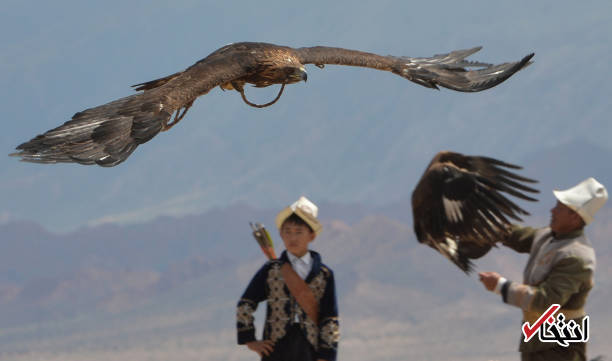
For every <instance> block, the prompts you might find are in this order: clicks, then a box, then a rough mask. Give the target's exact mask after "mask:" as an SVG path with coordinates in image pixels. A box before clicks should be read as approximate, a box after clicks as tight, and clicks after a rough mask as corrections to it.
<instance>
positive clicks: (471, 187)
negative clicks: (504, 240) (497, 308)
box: [412, 152, 538, 271]
mask: <svg viewBox="0 0 612 361" xmlns="http://www.w3.org/2000/svg"><path fill="white" fill-rule="evenodd" d="M504 168H512V169H519V168H520V167H518V166H515V165H513V164H509V163H505V162H502V161H499V160H496V159H493V158H488V157H472V156H464V155H462V154H459V153H453V152H440V153H438V154H437V155H436V156H435V157H434V159H433V160H432V162H431V163H430V165H429V166H428V168H427V170H426V171H425V173H424V174H423V176H422V177H421V180H420V181H419V183H418V184H417V187H416V188H415V190H414V192H413V194H412V207H413V217H414V230H415V233H416V236H417V238H418V240H419V242H422V243H427V244H428V245H430V246H432V247H433V248H435V249H437V250H438V251H439V252H440V253H442V254H444V255H445V256H447V257H448V258H449V259H451V260H452V261H453V262H455V263H456V264H457V265H458V266H459V267H460V268H462V269H463V270H464V271H468V270H469V269H470V268H471V264H470V263H469V258H478V257H480V256H482V255H483V254H484V253H486V252H487V251H488V249H490V248H491V246H492V245H494V244H495V243H496V241H497V240H498V239H500V237H501V236H503V235H504V234H505V232H507V230H508V228H509V225H510V220H509V219H514V220H520V216H521V215H526V214H528V213H527V212H526V211H525V210H523V209H522V208H521V207H519V206H518V205H516V204H515V203H514V202H512V201H511V200H510V199H508V197H506V196H505V195H504V193H506V194H509V195H512V196H515V197H518V198H521V199H524V200H530V201H535V200H536V199H534V198H532V197H530V196H528V195H526V194H525V192H531V193H537V192H538V191H537V190H536V189H533V188H531V187H529V186H527V185H525V184H524V183H534V182H535V181H534V180H532V179H529V178H525V177H522V176H519V175H517V174H515V173H513V172H510V171H508V170H506V169H504Z"/></svg>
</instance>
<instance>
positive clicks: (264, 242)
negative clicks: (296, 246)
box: [249, 222, 276, 259]
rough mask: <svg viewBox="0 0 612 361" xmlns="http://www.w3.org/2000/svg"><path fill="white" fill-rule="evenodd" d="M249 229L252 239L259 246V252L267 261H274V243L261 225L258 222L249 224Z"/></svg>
mask: <svg viewBox="0 0 612 361" xmlns="http://www.w3.org/2000/svg"><path fill="white" fill-rule="evenodd" d="M249 224H250V225H251V229H252V230H253V238H255V240H256V241H257V243H258V244H259V247H260V248H261V251H262V252H263V253H264V254H265V255H266V257H268V259H276V252H274V242H273V241H272V237H270V233H268V230H267V229H266V227H264V225H263V224H261V223H259V222H255V223H254V224H253V223H252V222H249Z"/></svg>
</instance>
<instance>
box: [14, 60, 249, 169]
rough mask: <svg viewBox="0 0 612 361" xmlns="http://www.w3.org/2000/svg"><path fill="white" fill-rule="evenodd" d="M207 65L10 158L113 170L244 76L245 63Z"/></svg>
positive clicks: (85, 116) (82, 116) (100, 109)
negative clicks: (204, 100)
mask: <svg viewBox="0 0 612 361" xmlns="http://www.w3.org/2000/svg"><path fill="white" fill-rule="evenodd" d="M206 59H207V58H205V59H203V60H202V61H200V62H198V63H196V64H194V65H193V66H191V67H189V68H188V69H186V70H185V71H182V72H180V73H175V74H172V75H170V76H168V77H165V78H161V79H158V80H154V81H151V82H147V83H142V84H140V86H139V87H138V88H137V89H140V90H145V91H144V92H142V93H139V94H135V95H131V96H128V97H125V98H121V99H118V100H115V101H112V102H110V103H107V104H104V105H100V106H97V107H94V108H90V109H86V110H84V111H82V112H79V113H76V114H75V115H74V116H73V117H72V119H71V120H69V121H67V122H66V123H64V124H63V125H61V126H59V127H57V128H54V129H51V130H49V131H47V132H46V133H44V134H41V135H38V136H36V137H35V138H33V139H31V140H30V141H28V142H25V143H23V144H21V145H19V146H17V150H18V152H15V153H12V154H11V155H12V156H17V157H21V160H23V161H27V162H35V163H59V162H66V163H72V162H75V163H81V164H98V165H101V166H105V167H111V166H115V165H117V164H119V163H121V162H123V161H124V160H126V159H127V158H128V157H129V156H130V154H131V153H132V152H133V151H134V150H135V149H136V147H138V145H140V144H142V143H145V142H147V141H149V140H150V139H151V138H153V137H154V136H155V135H157V134H158V133H159V132H160V131H162V130H164V129H165V127H168V124H169V123H170V119H171V118H172V115H173V114H174V113H175V112H176V115H175V118H174V119H175V122H174V123H176V119H177V117H178V113H179V112H180V111H181V109H183V114H182V115H184V112H185V111H186V109H188V108H189V107H190V106H191V104H192V103H193V101H194V100H195V99H196V98H197V97H198V96H200V95H204V94H206V93H208V92H209V91H210V90H211V89H212V88H214V87H215V86H217V85H221V84H224V83H227V82H229V81H232V80H233V79H236V78H240V77H242V76H244V75H245V74H247V73H248V59H247V60H242V61H232V57H231V56H228V57H226V58H225V59H219V58H213V59H212V60H210V61H207V60H206ZM224 60H225V61H224ZM181 117H182V116H181ZM178 119H180V118H178Z"/></svg>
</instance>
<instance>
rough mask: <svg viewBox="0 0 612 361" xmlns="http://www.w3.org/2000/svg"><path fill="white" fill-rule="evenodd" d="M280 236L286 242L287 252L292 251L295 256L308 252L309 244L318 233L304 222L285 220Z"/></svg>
mask: <svg viewBox="0 0 612 361" xmlns="http://www.w3.org/2000/svg"><path fill="white" fill-rule="evenodd" d="M280 236H281V238H282V239H283V242H284V243H285V248H286V249H287V252H291V253H292V254H293V255H294V256H297V257H302V256H303V255H305V254H306V252H308V244H309V243H310V242H312V241H313V240H314V239H315V237H316V236H317V235H316V233H314V232H313V231H311V230H310V228H308V227H307V226H305V225H303V224H295V223H291V222H285V223H283V225H282V226H281V229H280Z"/></svg>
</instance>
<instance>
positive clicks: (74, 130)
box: [11, 42, 533, 189]
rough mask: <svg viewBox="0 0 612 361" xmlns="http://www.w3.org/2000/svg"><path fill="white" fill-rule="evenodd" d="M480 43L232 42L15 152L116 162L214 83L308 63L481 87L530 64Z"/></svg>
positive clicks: (290, 79)
mask: <svg viewBox="0 0 612 361" xmlns="http://www.w3.org/2000/svg"><path fill="white" fill-rule="evenodd" d="M479 49H480V48H473V49H467V50H458V51H453V52H451V53H448V54H442V55H435V56H433V57H431V58H409V57H394V56H381V55H377V54H372V53H366V52H362V51H357V50H349V49H342V48H332V47H323V46H316V47H309V48H299V49H293V48H289V47H286V46H278V45H274V44H266V43H248V42H245V43H236V44H230V45H227V46H224V47H222V48H220V49H218V50H216V51H214V52H213V53H211V54H210V55H209V56H207V57H206V58H204V59H202V60H200V61H198V62H196V63H195V64H194V65H192V66H190V67H189V68H187V69H185V70H183V71H180V72H177V73H174V74H171V75H168V76H166V77H163V78H159V79H156V80H152V81H149V82H144V83H140V84H137V85H135V86H134V87H135V89H136V90H139V91H140V90H142V91H144V92H143V93H141V94H138V95H135V96H131V97H126V98H122V99H118V100H116V101H114V102H111V103H108V104H104V105H101V106H98V107H95V108H91V109H87V110H85V111H83V112H81V113H78V114H76V115H75V117H73V119H72V120H70V121H68V122H66V123H64V124H63V125H61V126H59V127H57V128H55V129H52V130H50V131H48V132H46V133H44V134H41V135H39V136H37V137H35V138H33V139H32V140H30V141H29V142H25V143H23V144H21V145H19V146H18V147H17V150H18V152H16V153H13V154H11V155H14V156H18V157H21V159H22V160H24V161H30V162H38V163H57V162H78V163H82V164H95V163H96V164H99V165H103V166H114V165H117V164H119V163H121V162H122V161H124V160H125V159H126V158H127V157H128V156H129V155H130V154H131V153H132V151H134V149H135V148H136V147H137V146H138V145H139V144H142V143H144V142H146V141H148V140H150V139H151V138H152V137H153V136H155V135H156V134H158V133H159V132H160V131H161V130H167V129H169V128H170V127H171V126H173V125H174V124H176V123H177V122H178V121H179V120H180V119H181V118H182V117H183V116H184V115H185V112H186V111H187V109H189V107H190V106H191V105H192V104H193V102H194V100H195V99H196V98H197V97H199V96H201V95H204V94H206V93H208V92H209V91H210V90H211V89H213V88H214V87H216V86H219V85H221V86H226V88H227V89H232V88H233V89H235V90H238V91H239V92H241V95H242V97H243V99H245V97H244V93H243V92H242V88H243V85H244V84H245V83H250V84H253V85H255V86H259V87H261V86H269V85H272V84H282V85H283V87H284V85H285V84H291V83H295V82H298V81H301V80H305V79H306V78H305V72H304V70H303V69H304V68H303V64H316V65H319V66H323V65H325V64H337V65H350V66H361V67H368V68H373V69H377V70H384V71H391V72H393V73H395V74H398V75H400V76H402V77H404V78H406V79H408V80H411V81H413V82H415V83H417V84H420V85H423V86H426V87H429V88H436V89H437V88H438V86H442V87H446V88H449V89H453V90H457V91H462V92H476V91H481V90H484V89H488V88H490V87H493V86H495V85H497V84H499V83H501V82H503V81H504V80H506V79H507V78H509V77H510V76H512V74H514V73H515V72H517V71H518V70H520V69H521V68H523V67H524V66H526V65H527V64H529V59H531V57H532V56H533V54H530V55H528V56H526V57H525V58H523V59H522V60H521V61H519V62H515V63H506V64H500V65H490V64H486V63H481V62H474V61H468V60H466V57H467V56H469V55H471V54H473V53H475V52H476V51H478V50H479ZM471 68H479V69H477V70H470V69H471ZM245 101H246V99H245ZM272 103H273V102H272ZM272 103H269V104H267V105H271V104H272ZM247 104H251V103H249V102H247ZM181 110H182V113H181ZM175 112H176V115H175V118H174V120H173V121H172V122H170V121H169V119H170V117H171V116H172V114H174V113H175ZM179 113H180V115H179ZM518 180H521V179H518ZM504 183H505V184H507V185H509V186H510V189H512V187H515V188H520V187H516V185H514V184H512V183H510V182H504Z"/></svg>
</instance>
